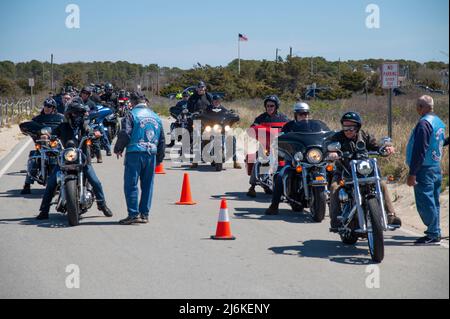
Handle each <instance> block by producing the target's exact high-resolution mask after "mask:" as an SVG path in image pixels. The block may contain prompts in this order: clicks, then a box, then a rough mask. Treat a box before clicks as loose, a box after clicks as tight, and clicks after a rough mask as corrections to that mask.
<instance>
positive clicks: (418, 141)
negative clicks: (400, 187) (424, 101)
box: [409, 120, 433, 176]
mask: <svg viewBox="0 0 450 319" xmlns="http://www.w3.org/2000/svg"><path fill="white" fill-rule="evenodd" d="M431 134H433V127H432V126H431V124H430V123H428V122H427V121H425V120H422V121H420V122H419V123H418V124H417V126H416V128H415V129H414V148H413V154H412V158H411V164H410V166H409V175H411V176H416V175H417V172H418V171H419V170H420V168H421V167H422V164H423V162H424V160H425V154H426V152H427V150H428V147H429V146H430V138H431Z"/></svg>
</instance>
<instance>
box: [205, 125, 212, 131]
mask: <svg viewBox="0 0 450 319" xmlns="http://www.w3.org/2000/svg"><path fill="white" fill-rule="evenodd" d="M211 130H212V127H211V126H209V125H208V126H207V127H205V132H206V133H210V132H211Z"/></svg>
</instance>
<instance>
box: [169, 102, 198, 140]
mask: <svg viewBox="0 0 450 319" xmlns="http://www.w3.org/2000/svg"><path fill="white" fill-rule="evenodd" d="M169 112H170V115H171V116H172V117H173V118H174V119H175V122H173V123H171V124H170V132H169V133H168V135H170V143H169V144H168V145H167V147H173V146H174V145H175V143H176V142H180V141H181V139H182V133H183V132H189V131H190V130H191V127H192V114H191V113H190V112H189V110H188V108H187V104H185V105H183V106H181V107H180V106H173V107H171V108H170V110H169Z"/></svg>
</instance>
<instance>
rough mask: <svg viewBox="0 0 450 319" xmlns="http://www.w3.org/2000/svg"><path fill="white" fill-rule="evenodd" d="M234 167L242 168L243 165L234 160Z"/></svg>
mask: <svg viewBox="0 0 450 319" xmlns="http://www.w3.org/2000/svg"><path fill="white" fill-rule="evenodd" d="M233 168H234V169H242V166H241V164H239V163H238V162H237V161H234V162H233Z"/></svg>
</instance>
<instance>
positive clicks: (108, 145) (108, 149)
mask: <svg viewBox="0 0 450 319" xmlns="http://www.w3.org/2000/svg"><path fill="white" fill-rule="evenodd" d="M89 100H90V101H91V102H92V103H93V104H94V105H95V107H94V108H90V110H91V111H90V113H91V114H93V113H95V112H98V109H97V105H101V104H102V101H101V99H100V97H99V96H98V95H96V94H94V95H92V96H91V97H90V98H89ZM100 133H101V134H102V137H101V144H102V146H103V148H104V149H105V151H106V156H112V152H111V142H110V141H109V139H108V134H106V132H105V127H104V126H103V125H101V126H100ZM95 156H96V157H97V162H98V163H101V162H103V160H102V155H101V153H97V154H95Z"/></svg>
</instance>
